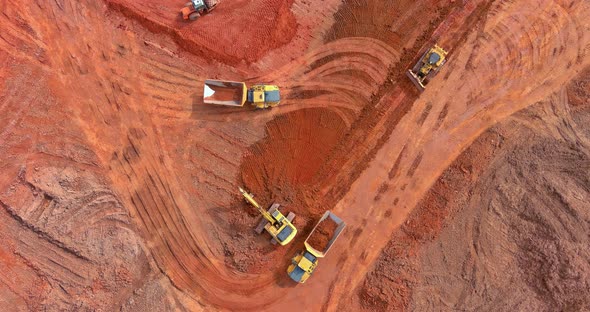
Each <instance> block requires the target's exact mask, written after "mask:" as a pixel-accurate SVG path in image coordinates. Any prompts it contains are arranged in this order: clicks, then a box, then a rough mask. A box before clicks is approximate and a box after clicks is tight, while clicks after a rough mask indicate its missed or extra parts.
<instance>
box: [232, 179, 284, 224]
mask: <svg viewBox="0 0 590 312" xmlns="http://www.w3.org/2000/svg"><path fill="white" fill-rule="evenodd" d="M239 189H240V193H242V195H244V198H245V199H246V201H247V202H248V203H250V205H252V206H254V207H256V209H258V211H259V212H260V213H261V214H262V216H263V217H264V218H265V219H266V220H268V222H270V223H271V224H275V223H276V222H277V220H275V219H274V218H273V217H272V215H271V214H270V213H268V211H266V210H264V209H262V207H260V205H259V204H258V203H257V202H256V201H255V200H254V195H252V194H250V193H248V192H246V191H245V190H244V189H243V188H241V187H240V188H239Z"/></svg>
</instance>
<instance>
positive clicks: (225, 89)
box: [203, 80, 248, 107]
mask: <svg viewBox="0 0 590 312" xmlns="http://www.w3.org/2000/svg"><path fill="white" fill-rule="evenodd" d="M247 95H248V90H247V89H246V84H245V83H243V82H236V81H222V80H205V85H204V87H203V102H204V103H205V104H215V105H226V106H235V107H241V106H244V103H246V97H247Z"/></svg>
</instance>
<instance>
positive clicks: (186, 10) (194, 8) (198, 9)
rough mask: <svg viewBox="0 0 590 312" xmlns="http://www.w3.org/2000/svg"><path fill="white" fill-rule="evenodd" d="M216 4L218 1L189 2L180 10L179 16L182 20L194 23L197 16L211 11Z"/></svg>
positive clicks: (194, 0)
mask: <svg viewBox="0 0 590 312" xmlns="http://www.w3.org/2000/svg"><path fill="white" fill-rule="evenodd" d="M218 2H219V0H191V1H190V2H187V3H186V4H185V5H184V7H183V8H182V9H181V10H180V14H182V19H183V20H185V21H187V20H191V21H194V20H196V19H197V18H199V16H201V15H203V14H206V13H209V12H211V11H213V9H215V7H216V6H217V3H218Z"/></svg>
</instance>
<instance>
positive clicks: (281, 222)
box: [239, 187, 297, 246]
mask: <svg viewBox="0 0 590 312" xmlns="http://www.w3.org/2000/svg"><path fill="white" fill-rule="evenodd" d="M239 190H240V193H242V195H243V196H244V199H245V200H246V202H247V203H249V204H250V205H252V206H254V207H255V208H256V209H258V211H259V212H260V214H261V215H262V220H260V222H259V223H258V226H257V227H256V229H255V232H256V233H258V234H260V233H262V231H263V230H266V231H267V232H268V233H269V234H270V236H272V238H271V239H270V242H271V243H272V244H273V245H274V244H277V243H278V244H280V245H281V246H285V245H287V244H288V243H290V242H291V241H292V240H293V238H294V237H295V235H296V234H297V229H296V228H295V226H294V225H293V219H294V218H295V214H294V213H293V212H289V214H288V215H287V216H286V217H285V215H284V214H282V213H281V212H280V211H279V207H280V205H279V204H277V203H274V204H272V205H271V206H270V208H269V209H268V210H264V209H262V207H261V206H260V204H258V203H257V202H256V201H255V200H254V195H253V194H251V193H248V192H246V191H245V190H244V189H242V188H241V187H240V188H239Z"/></svg>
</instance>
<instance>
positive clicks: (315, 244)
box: [287, 211, 346, 283]
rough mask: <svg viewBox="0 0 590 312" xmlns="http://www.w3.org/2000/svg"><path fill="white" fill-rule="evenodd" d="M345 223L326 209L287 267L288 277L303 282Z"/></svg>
mask: <svg viewBox="0 0 590 312" xmlns="http://www.w3.org/2000/svg"><path fill="white" fill-rule="evenodd" d="M345 226H346V224H345V223H344V221H342V219H340V218H339V217H337V216H336V215H335V214H334V213H332V212H330V211H326V212H325V213H324V215H323V216H322V217H321V218H320V220H319V221H318V223H317V224H316V225H315V227H314V228H313V230H312V231H311V232H310V233H309V235H308V236H307V239H306V240H305V242H304V245H305V250H303V251H301V252H298V253H297V254H296V255H295V256H294V257H293V259H291V264H290V265H289V267H288V268H287V274H288V275H289V277H290V278H291V279H292V280H294V281H295V282H298V283H305V281H307V279H308V278H309V277H310V276H311V275H312V274H313V271H314V270H315V268H316V267H317V265H318V259H319V258H323V257H325V256H326V254H327V253H328V251H329V250H330V248H331V247H332V245H334V242H335V241H336V239H337V238H338V236H340V234H341V233H342V230H344V227H345Z"/></svg>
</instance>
